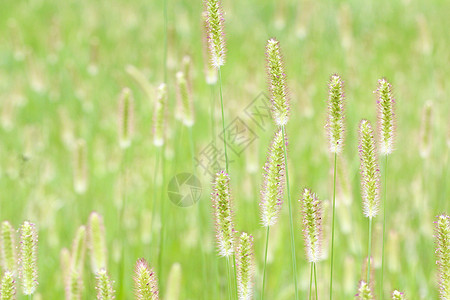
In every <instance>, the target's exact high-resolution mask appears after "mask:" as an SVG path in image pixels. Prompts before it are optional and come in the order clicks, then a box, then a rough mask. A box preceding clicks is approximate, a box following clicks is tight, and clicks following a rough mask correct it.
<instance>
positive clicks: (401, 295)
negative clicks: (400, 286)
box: [392, 290, 406, 300]
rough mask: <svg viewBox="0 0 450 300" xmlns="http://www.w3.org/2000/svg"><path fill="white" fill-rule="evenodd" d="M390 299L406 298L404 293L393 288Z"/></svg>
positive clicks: (400, 299)
mask: <svg viewBox="0 0 450 300" xmlns="http://www.w3.org/2000/svg"><path fill="white" fill-rule="evenodd" d="M392 300H406V296H405V294H404V293H402V292H399V291H397V290H395V291H393V292H392Z"/></svg>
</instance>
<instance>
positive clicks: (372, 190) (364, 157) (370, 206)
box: [359, 120, 380, 218]
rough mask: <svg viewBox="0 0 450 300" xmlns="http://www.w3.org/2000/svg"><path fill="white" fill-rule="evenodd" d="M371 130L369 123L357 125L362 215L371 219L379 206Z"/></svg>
mask: <svg viewBox="0 0 450 300" xmlns="http://www.w3.org/2000/svg"><path fill="white" fill-rule="evenodd" d="M377 157H378V156H377V152H376V147H375V140H374V136H373V129H372V126H371V125H370V122H369V121H367V120H361V122H360V123H359V158H360V161H361V165H360V170H361V191H362V199H363V211H364V215H365V216H366V217H368V218H373V217H375V216H376V215H377V214H378V211H379V206H380V169H379V167H378V161H377Z"/></svg>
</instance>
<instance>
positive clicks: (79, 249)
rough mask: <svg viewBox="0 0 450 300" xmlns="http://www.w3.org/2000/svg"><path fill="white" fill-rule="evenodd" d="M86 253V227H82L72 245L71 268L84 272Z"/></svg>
mask: <svg viewBox="0 0 450 300" xmlns="http://www.w3.org/2000/svg"><path fill="white" fill-rule="evenodd" d="M85 253H86V227H85V226H83V225H82V226H80V227H79V228H78V230H77V233H76V235H75V238H74V240H73V243H72V254H71V256H70V257H71V262H70V267H71V268H73V269H75V270H77V271H78V272H82V269H83V265H84V256H85Z"/></svg>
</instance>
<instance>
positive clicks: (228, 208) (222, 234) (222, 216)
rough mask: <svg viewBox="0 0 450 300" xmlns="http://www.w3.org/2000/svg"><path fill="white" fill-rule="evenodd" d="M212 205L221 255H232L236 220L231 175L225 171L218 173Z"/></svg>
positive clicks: (212, 195)
mask: <svg viewBox="0 0 450 300" xmlns="http://www.w3.org/2000/svg"><path fill="white" fill-rule="evenodd" d="M211 200H212V207H213V213H214V219H215V224H216V238H217V246H218V251H219V255H220V256H231V255H232V254H233V253H234V235H235V231H234V220H233V211H232V204H231V190H230V177H229V176H228V174H227V173H226V172H225V171H219V172H218V173H217V174H216V177H215V181H214V186H213V192H212V193H211Z"/></svg>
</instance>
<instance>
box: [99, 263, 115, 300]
mask: <svg viewBox="0 0 450 300" xmlns="http://www.w3.org/2000/svg"><path fill="white" fill-rule="evenodd" d="M96 280H97V286H96V287H95V289H96V290H97V299H98V300H112V299H114V298H115V296H114V289H113V282H112V281H111V278H109V275H108V273H107V272H106V270H105V269H100V270H99V271H98V273H97V275H96Z"/></svg>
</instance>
